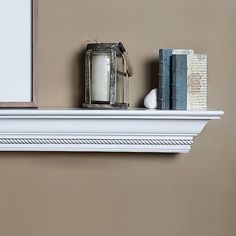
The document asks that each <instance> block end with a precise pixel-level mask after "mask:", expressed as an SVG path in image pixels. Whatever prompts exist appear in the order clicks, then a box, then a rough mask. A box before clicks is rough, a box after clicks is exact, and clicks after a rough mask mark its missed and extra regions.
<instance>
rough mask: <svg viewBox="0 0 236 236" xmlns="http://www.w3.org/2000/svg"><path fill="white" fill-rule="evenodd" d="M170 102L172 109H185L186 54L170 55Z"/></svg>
mask: <svg viewBox="0 0 236 236" xmlns="http://www.w3.org/2000/svg"><path fill="white" fill-rule="evenodd" d="M171 102H172V109H173V110H187V55H177V54H176V55H173V56H172V84H171Z"/></svg>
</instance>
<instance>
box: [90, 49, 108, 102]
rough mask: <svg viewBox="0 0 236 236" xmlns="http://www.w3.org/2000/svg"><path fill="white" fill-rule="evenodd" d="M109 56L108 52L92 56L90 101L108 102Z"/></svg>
mask: <svg viewBox="0 0 236 236" xmlns="http://www.w3.org/2000/svg"><path fill="white" fill-rule="evenodd" d="M110 66H111V58H110V54H108V53H101V54H96V55H93V57H92V101H96V102H109V95H110V71H111V70H110Z"/></svg>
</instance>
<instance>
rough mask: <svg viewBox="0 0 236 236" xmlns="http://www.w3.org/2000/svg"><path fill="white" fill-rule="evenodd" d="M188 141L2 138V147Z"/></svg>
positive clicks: (178, 142)
mask: <svg viewBox="0 0 236 236" xmlns="http://www.w3.org/2000/svg"><path fill="white" fill-rule="evenodd" d="M192 143H193V141H192V140H188V139H66V138H58V139H56V138H51V139H49V138H45V139H43V138H1V139H0V145H191V144H192Z"/></svg>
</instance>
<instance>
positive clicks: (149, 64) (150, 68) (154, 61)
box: [137, 57, 159, 107]
mask: <svg viewBox="0 0 236 236" xmlns="http://www.w3.org/2000/svg"><path fill="white" fill-rule="evenodd" d="M143 71H144V73H143V76H144V79H145V83H146V86H145V87H144V88H145V91H144V92H145V93H144V97H145V96H146V95H147V94H148V93H149V92H150V91H151V90H152V89H155V88H157V87H158V75H159V58H156V57H152V58H149V59H147V60H146V62H145V64H144V68H143ZM144 97H140V98H139V100H138V102H137V106H138V107H143V106H144V105H143V101H144Z"/></svg>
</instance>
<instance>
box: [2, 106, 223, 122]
mask: <svg viewBox="0 0 236 236" xmlns="http://www.w3.org/2000/svg"><path fill="white" fill-rule="evenodd" d="M223 114H224V112H223V111H213V110H210V111H177V110H157V109H145V108H136V109H128V110H88V109H0V118H6V117H11V118H13V117H31V118H34V117H35V118H37V117H52V118H53V117H54V118H57V117H58V118H60V117H68V118H69V117H86V118H93V117H97V118H98V117H101V118H102V117H103V118H104V117H111V118H112V117H135V118H139V117H142V118H145V117H146V118H148V117H149V118H156V119H158V118H160V119H164V118H166V119H168V118H169V119H174V118H182V119H184V118H186V119H188V118H189V119H219V118H220V117H221V116H222V115H223Z"/></svg>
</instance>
